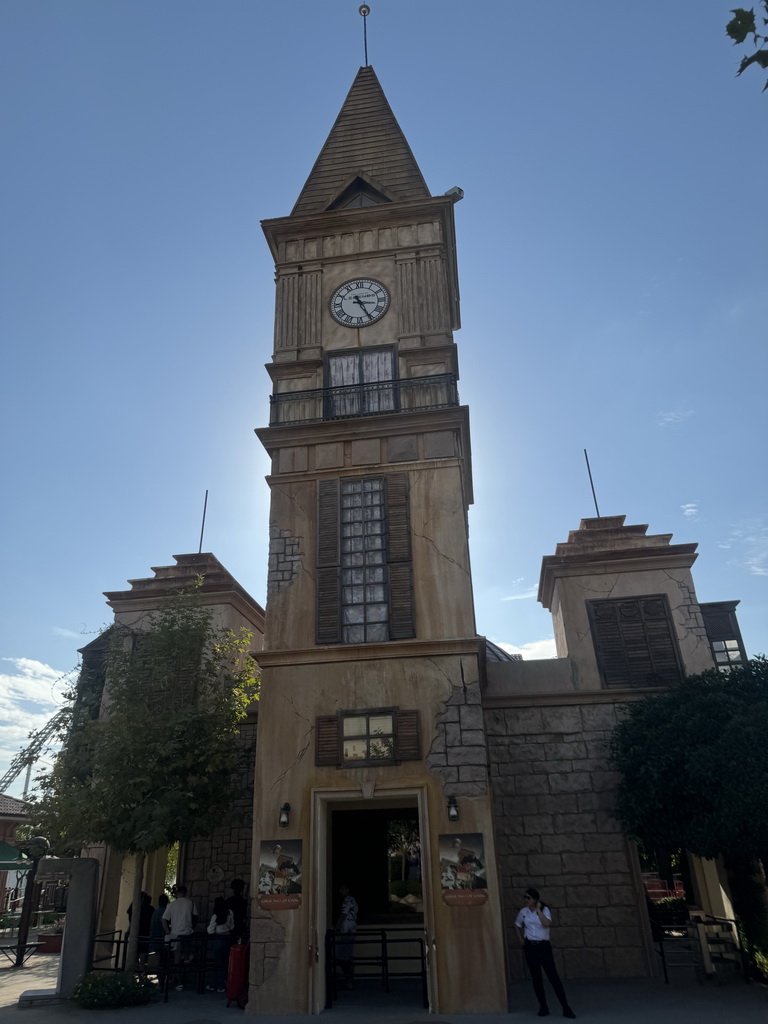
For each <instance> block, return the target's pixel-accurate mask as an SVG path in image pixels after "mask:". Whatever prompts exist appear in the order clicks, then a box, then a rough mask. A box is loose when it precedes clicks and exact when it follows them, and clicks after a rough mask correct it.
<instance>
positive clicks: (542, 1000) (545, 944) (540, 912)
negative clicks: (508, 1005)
mask: <svg viewBox="0 0 768 1024" xmlns="http://www.w3.org/2000/svg"><path fill="white" fill-rule="evenodd" d="M515 927H516V928H517V933H518V935H519V936H520V942H521V943H522V946H523V952H524V953H525V962H526V963H527V964H528V970H529V971H530V974H531V982H532V984H533V991H534V992H535V993H536V998H537V999H538V1000H539V1013H538V1015H539V1017H548V1016H549V1007H548V1006H547V997H546V994H545V992H544V981H543V979H542V977H541V972H542V970H543V971H544V973H545V974H546V976H547V977H548V978H549V983H550V985H551V986H552V988H553V989H554V990H555V995H556V996H557V998H558V1000H559V1002H560V1005H561V1006H562V1008H563V1016H564V1017H569V1018H570V1019H572V1020H573V1019H575V1017H576V1014H575V1013H574V1012H573V1010H572V1009H571V1008H570V1006H569V1005H568V999H567V998H566V995H565V989H564V988H563V983H562V982H561V981H560V977H559V976H558V973H557V967H555V958H554V956H553V954H552V945H551V943H550V941H549V929H550V928H551V927H552V911H551V910H550V909H549V907H548V906H547V905H546V903H542V901H541V900H540V898H539V890H538V889H526V890H525V906H524V907H522V909H521V910H520V913H519V914H518V915H517V918H516V920H515Z"/></svg>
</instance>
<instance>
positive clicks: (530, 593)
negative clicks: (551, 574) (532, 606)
mask: <svg viewBox="0 0 768 1024" xmlns="http://www.w3.org/2000/svg"><path fill="white" fill-rule="evenodd" d="M538 592H539V588H538V587H529V588H528V589H527V590H523V591H521V592H520V593H519V594H510V595H509V596H508V597H502V599H501V600H502V601H527V600H528V598H530V597H536V595H537V594H538Z"/></svg>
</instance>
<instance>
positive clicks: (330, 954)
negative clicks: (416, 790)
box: [325, 800, 429, 1009]
mask: <svg viewBox="0 0 768 1024" xmlns="http://www.w3.org/2000/svg"><path fill="white" fill-rule="evenodd" d="M381 803H383V801H382V802H381ZM381 803H379V804H378V805H376V804H373V803H372V802H371V803H366V804H362V802H361V803H360V804H358V805H357V806H356V807H344V808H338V807H337V808H331V810H330V822H329V824H330V836H329V840H330V841H329V848H328V854H329V863H330V871H329V877H328V885H329V887H330V892H329V897H330V898H329V902H328V907H329V916H328V921H327V929H328V930H327V932H326V959H325V963H326V1003H325V1005H326V1009H330V1008H331V1007H333V1006H334V1005H335V1004H336V1000H339V1001H341V1002H343V1004H344V1006H345V1007H347V1008H353V1007H354V1008H355V1009H362V1008H365V1007H369V1008H370V1007H373V1006H379V1005H380V1004H381V1001H382V999H384V1000H386V1002H387V1004H388V1005H389V1006H390V1008H394V1007H398V1008H401V1009H406V1008H408V1007H417V1006H421V1007H428V1005H429V1003H428V993H427V974H426V940H425V937H424V914H423V904H422V878H421V875H422V871H421V842H420V836H419V819H418V810H417V808H416V806H415V800H414V801H413V805H412V806H406V807H403V806H392V805H391V804H390V806H386V805H385V806H382V805H381ZM392 803H394V801H393V802H392ZM361 804H362V805H361ZM342 885H344V886H347V887H348V888H349V890H350V893H351V895H352V896H353V897H354V898H355V900H356V901H357V904H358V907H359V912H358V917H357V931H356V933H355V935H354V940H353V942H352V951H351V955H350V947H349V943H348V941H347V940H346V939H345V938H344V933H343V932H340V931H338V932H337V931H335V930H334V925H335V923H336V922H337V921H338V919H339V916H340V914H341V902H342V900H341V895H340V893H339V888H340V887H341V886H342ZM350 960H351V961H352V962H351V963H350Z"/></svg>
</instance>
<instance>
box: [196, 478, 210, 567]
mask: <svg viewBox="0 0 768 1024" xmlns="http://www.w3.org/2000/svg"><path fill="white" fill-rule="evenodd" d="M207 508H208V488H207V487H206V489H205V501H204V502H203V525H202V526H201V527H200V547H199V548H198V549H197V553H198V555H199V554H200V553H201V552H202V550H203V534H204V533H205V513H206V510H207Z"/></svg>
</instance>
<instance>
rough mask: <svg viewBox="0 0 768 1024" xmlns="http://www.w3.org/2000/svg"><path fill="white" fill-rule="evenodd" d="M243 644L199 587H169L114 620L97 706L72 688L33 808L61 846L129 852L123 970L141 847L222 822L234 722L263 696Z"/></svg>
mask: <svg viewBox="0 0 768 1024" xmlns="http://www.w3.org/2000/svg"><path fill="white" fill-rule="evenodd" d="M250 642H251V636H250V634H248V633H246V632H243V633H241V634H240V635H236V634H235V633H233V632H232V631H231V630H227V629H222V628H219V627H215V626H214V625H213V622H212V619H211V614H210V612H209V611H208V610H206V609H205V608H204V607H202V606H201V604H200V599H199V594H198V592H197V589H193V590H192V591H185V592H181V593H176V594H173V595H171V596H169V597H168V598H167V599H166V600H165V601H164V603H163V605H162V606H161V608H160V609H159V610H158V611H157V612H155V613H153V614H152V615H151V616H150V617H149V619H148V620H147V621H146V622H145V623H143V624H142V628H141V629H138V630H127V629H125V628H123V627H121V626H113V627H111V635H110V638H109V645H108V649H107V655H106V675H105V685H104V690H103V694H102V695H101V700H100V702H99V711H98V713H97V714H94V702H93V700H92V699H91V698H92V697H93V694H90V693H89V695H88V699H84V694H83V692H81V689H80V688H79V687H78V688H76V689H75V690H74V691H73V693H72V694H70V695H69V700H68V721H67V723H66V726H67V728H66V737H65V746H64V748H63V750H62V752H61V754H60V755H59V757H58V758H57V760H56V762H55V764H54V766H53V768H52V770H51V771H50V772H49V773H48V774H47V775H44V776H42V777H41V779H40V780H39V787H40V790H39V791H40V796H39V798H38V799H37V800H36V801H35V803H34V807H33V812H32V813H33V815H34V819H35V822H36V824H37V826H38V827H39V828H40V829H41V830H43V831H44V832H47V833H48V834H49V836H50V838H51V841H52V843H53V845H54V850H55V851H56V852H71V851H73V850H79V849H81V848H82V847H84V846H86V845H88V844H89V843H100V842H103V843H106V844H107V845H109V846H111V847H112V848H114V849H115V850H117V851H119V852H121V853H124V854H132V855H133V857H134V867H135V871H134V891H133V907H134V910H135V911H136V912H135V913H134V927H132V928H131V934H130V941H129V947H128V956H127V963H128V965H129V969H133V968H134V967H135V964H136V954H137V950H138V938H139V928H138V922H139V914H138V908H139V907H140V905H141V883H142V878H143V872H144V861H145V858H146V855H147V854H149V853H152V852H154V851H156V850H159V849H161V848H162V847H164V846H171V845H172V844H173V843H175V842H177V841H181V842H184V841H187V840H190V839H193V838H195V837H197V836H204V835H207V834H209V833H210V832H212V831H213V830H214V828H215V827H216V826H217V825H220V824H222V822H223V821H226V820H227V817H228V814H229V810H230V806H231V802H232V798H233V788H234V784H235V781H236V778H237V776H238V773H239V768H240V767H241V766H240V765H239V764H238V754H237V749H236V743H235V739H236V736H237V733H238V724H239V723H240V722H241V721H242V719H243V718H245V716H246V713H247V709H248V706H249V704H250V703H251V702H252V701H253V700H255V699H257V694H258V689H257V687H258V680H257V670H256V663H255V662H254V660H253V658H252V657H251V656H250V654H249V648H250ZM87 684H88V680H87V678H86V681H85V685H86V688H87Z"/></svg>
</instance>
